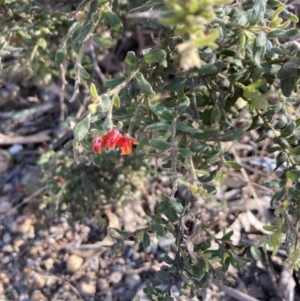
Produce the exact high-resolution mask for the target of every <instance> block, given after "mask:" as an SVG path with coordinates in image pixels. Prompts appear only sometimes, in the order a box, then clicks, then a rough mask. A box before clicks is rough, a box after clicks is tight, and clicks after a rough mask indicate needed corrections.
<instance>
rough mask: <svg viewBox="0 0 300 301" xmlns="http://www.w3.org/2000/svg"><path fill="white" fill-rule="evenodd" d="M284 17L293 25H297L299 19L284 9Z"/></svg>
mask: <svg viewBox="0 0 300 301" xmlns="http://www.w3.org/2000/svg"><path fill="white" fill-rule="evenodd" d="M283 12H284V15H285V16H286V17H287V18H288V19H289V20H290V21H291V22H293V23H298V22H299V18H298V17H297V16H296V15H294V14H293V13H291V12H289V11H288V10H287V9H285V10H284V11H283Z"/></svg>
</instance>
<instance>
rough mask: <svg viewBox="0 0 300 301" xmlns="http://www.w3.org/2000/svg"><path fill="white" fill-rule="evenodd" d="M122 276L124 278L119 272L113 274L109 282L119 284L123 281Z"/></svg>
mask: <svg viewBox="0 0 300 301" xmlns="http://www.w3.org/2000/svg"><path fill="white" fill-rule="evenodd" d="M122 276H123V275H122V273H121V272H119V271H115V272H112V273H111V274H110V276H109V281H110V282H112V283H114V284H117V283H119V282H120V281H121V279H122Z"/></svg>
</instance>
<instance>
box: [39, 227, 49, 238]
mask: <svg viewBox="0 0 300 301" xmlns="http://www.w3.org/2000/svg"><path fill="white" fill-rule="evenodd" d="M38 235H39V237H40V238H46V237H48V236H49V232H48V230H46V229H44V230H40V231H39V232H38Z"/></svg>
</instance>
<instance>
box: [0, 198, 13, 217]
mask: <svg viewBox="0 0 300 301" xmlns="http://www.w3.org/2000/svg"><path fill="white" fill-rule="evenodd" d="M11 207H12V206H11V202H10V200H9V196H2V197H0V213H6V212H7V211H8V210H9V209H11Z"/></svg>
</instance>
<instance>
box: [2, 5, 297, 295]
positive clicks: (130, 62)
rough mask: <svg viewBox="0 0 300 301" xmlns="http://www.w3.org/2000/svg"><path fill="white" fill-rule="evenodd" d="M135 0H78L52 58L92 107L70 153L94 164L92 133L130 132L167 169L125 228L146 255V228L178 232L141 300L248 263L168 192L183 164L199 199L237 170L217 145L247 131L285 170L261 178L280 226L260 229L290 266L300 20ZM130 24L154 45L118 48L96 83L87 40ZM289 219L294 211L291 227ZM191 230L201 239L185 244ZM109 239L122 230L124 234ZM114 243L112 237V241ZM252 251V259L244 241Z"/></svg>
mask: <svg viewBox="0 0 300 301" xmlns="http://www.w3.org/2000/svg"><path fill="white" fill-rule="evenodd" d="M111 2H112V3H111ZM136 2H139V4H137V6H135V3H136ZM136 2H135V1H132V3H130V4H129V5H125V3H124V1H117V0H114V1H100V0H93V1H87V2H86V3H85V2H84V3H85V4H86V6H83V7H81V8H80V9H81V10H82V11H84V12H85V16H86V17H85V19H83V20H79V21H78V20H77V21H76V22H75V21H74V23H73V25H71V24H70V29H69V33H68V34H67V36H66V38H65V39H63V40H62V45H61V46H60V47H59V48H58V50H57V53H56V56H55V60H56V64H61V63H63V60H64V59H69V58H70V57H71V56H72V55H74V56H75V57H76V62H75V66H73V67H74V72H75V80H76V81H75V87H74V97H73V98H76V97H77V95H78V92H79V88H80V87H81V84H82V83H84V82H86V83H88V84H90V87H91V89H90V91H91V96H92V97H91V99H92V101H93V103H92V104H90V105H89V114H88V115H86V116H88V117H85V118H82V119H81V120H75V122H71V121H72V120H73V119H72V120H71V121H70V120H69V126H70V128H71V129H73V130H74V131H75V135H74V140H73V146H74V154H75V156H76V160H79V159H81V158H80V156H81V157H82V158H83V159H85V160H86V161H89V162H93V163H94V164H95V165H97V166H101V158H103V157H105V154H103V155H99V154H94V153H92V148H91V143H92V139H93V138H94V137H95V136H97V135H99V136H101V135H104V134H105V133H106V132H107V131H109V130H110V129H112V128H114V127H116V126H117V125H118V127H119V128H120V126H121V125H122V126H123V128H122V130H123V132H126V131H127V129H129V134H131V135H132V136H135V137H136V138H137V139H138V140H139V141H140V144H139V145H138V147H137V148H136V152H137V153H144V154H145V155H147V156H150V157H155V158H160V159H161V160H162V167H163V168H164V169H165V170H168V171H169V173H170V179H171V186H172V187H171V188H172V191H171V195H168V196H167V195H163V196H162V199H161V200H160V202H159V205H158V206H157V208H156V214H155V215H154V216H145V219H146V220H147V221H148V225H149V226H148V228H147V229H143V230H141V231H140V232H134V233H132V234H133V235H136V236H137V237H138V238H139V239H140V240H141V241H142V243H143V246H144V249H145V251H146V252H149V251H150V250H151V248H150V240H149V235H148V234H149V233H148V232H149V231H151V232H154V233H155V234H156V236H157V237H158V238H159V239H160V238H161V237H162V236H163V235H165V234H166V233H167V232H170V233H172V234H173V235H174V237H176V242H175V244H174V245H172V248H171V250H172V252H173V253H174V254H173V255H174V256H173V257H172V258H171V257H169V256H168V255H166V254H164V255H163V256H162V257H161V260H162V261H164V262H165V263H166V265H164V266H163V267H162V268H161V270H160V271H159V273H157V276H158V277H159V278H160V279H161V281H162V282H163V283H165V284H167V289H165V290H163V291H162V290H160V289H158V288H157V287H154V286H153V285H152V284H151V283H149V282H147V286H146V288H145V292H146V294H147V296H148V297H149V298H150V299H151V300H171V297H170V289H171V287H172V286H173V285H177V286H178V287H179V289H180V290H181V291H182V292H183V293H184V294H188V295H193V294H194V293H196V292H197V290H198V289H199V288H201V287H205V286H207V285H208V283H209V281H210V280H211V279H212V278H214V279H218V280H221V279H223V278H226V277H227V278H228V275H227V274H226V272H227V270H228V267H229V265H230V264H231V265H233V266H234V267H237V268H240V267H243V266H244V263H245V262H246V261H247V260H249V258H245V257H242V256H240V255H239V254H240V253H239V250H238V249H237V248H235V247H234V246H233V245H232V243H231V241H230V237H231V235H232V234H233V233H232V232H227V231H226V229H224V235H223V237H222V238H216V237H214V236H213V235H212V234H211V232H210V225H209V224H205V223H203V222H202V221H201V219H200V217H199V216H194V215H193V212H190V209H189V208H190V206H189V202H188V200H187V202H183V201H181V200H179V199H177V198H176V197H175V192H176V187H177V184H178V183H177V182H178V176H179V171H181V170H184V169H185V170H186V172H185V173H184V174H183V175H182V176H183V177H185V180H186V183H187V184H186V185H187V189H188V191H189V193H190V196H191V198H192V197H202V198H207V199H208V200H209V198H210V197H212V195H213V194H214V193H215V191H216V189H215V187H214V185H215V182H214V179H218V178H219V177H222V172H223V171H224V170H226V168H233V169H237V170H238V169H240V168H241V167H242V166H241V165H240V164H238V163H236V162H233V161H232V158H230V156H229V155H228V154H227V153H223V150H222V148H220V145H221V144H222V142H225V141H234V140H237V139H239V138H240V137H243V135H245V133H246V132H247V131H250V130H252V129H257V130H259V132H260V136H259V137H258V140H257V141H261V140H265V139H267V138H268V139H273V141H274V144H273V145H272V147H270V149H269V152H270V153H274V152H277V155H276V168H279V167H280V166H281V165H282V164H285V166H286V169H285V170H284V172H283V174H282V176H281V177H280V178H279V179H277V180H272V181H271V182H269V183H268V184H267V185H268V187H273V188H275V189H277V192H276V193H274V196H273V198H272V200H271V204H270V205H271V206H272V207H273V208H275V214H276V215H277V216H278V221H277V223H276V225H272V226H271V227H266V230H268V231H273V234H272V235H271V239H270V240H269V243H268V244H265V248H266V249H268V250H272V251H273V253H276V251H277V249H278V247H279V246H280V244H281V243H282V240H283V236H282V233H286V234H287V236H286V237H287V239H286V241H285V246H286V247H287V248H288V249H289V251H290V257H289V258H288V259H287V261H286V262H287V264H289V265H290V267H291V268H295V269H298V268H299V263H298V262H299V252H298V251H297V246H298V244H299V235H298V231H299V221H300V210H299V206H300V203H299V201H300V200H299V196H298V194H297V191H298V190H299V188H300V186H299V183H298V176H299V164H300V151H299V146H297V143H298V140H299V138H300V131H299V126H300V118H299V113H298V109H297V108H296V107H293V104H294V102H293V101H294V100H295V99H296V97H297V93H298V86H299V78H300V77H299V75H300V47H299V43H298V42H297V41H294V40H293V37H295V36H297V35H298V34H299V30H298V28H297V27H295V26H294V24H296V23H297V22H298V17H297V16H296V15H295V14H293V12H292V11H291V10H289V7H288V6H286V4H285V2H281V1H278V0H269V1H266V0H256V1H254V2H253V5H248V3H246V2H245V3H242V4H240V3H239V2H237V4H238V5H233V4H232V3H231V1H225V0H190V1H185V0H178V1H173V0H165V1H158V0H157V1H155V0H150V1H147V2H140V1H136ZM110 4H112V5H110ZM242 5H243V6H242ZM129 9H130V11H128V10H129ZM153 9H155V10H158V14H157V15H156V17H154V18H152V17H151V18H147V17H146V18H145V14H146V15H147V14H148V16H153ZM138 13H142V14H138ZM156 13H157V11H156ZM127 14H129V15H131V19H130V20H131V21H130V22H129V23H128V24H127V22H128V20H127V19H126V18H124V15H125V16H126V15H127ZM71 15H72V16H75V13H73V14H71ZM157 16H159V17H157ZM126 20H127V21H126ZM122 22H123V23H124V24H122ZM132 23H136V24H139V25H140V24H142V25H147V27H148V28H152V29H153V30H155V31H156V34H157V39H156V41H155V43H154V45H153V46H152V48H151V49H149V48H148V49H144V50H143V51H142V53H143V54H144V55H140V56H137V55H136V54H135V53H134V52H128V54H127V56H126V58H125V62H124V72H123V74H118V75H117V76H116V77H115V78H113V79H109V80H107V81H106V82H105V84H104V86H102V85H98V86H97V87H96V88H95V84H94V83H93V82H94V79H93V78H92V76H91V73H90V64H89V61H88V60H86V61H84V56H83V54H84V51H85V49H86V48H85V47H86V45H87V44H86V42H87V41H88V40H89V39H93V40H94V42H96V43H97V44H99V46H100V47H103V49H105V48H106V47H109V46H112V45H113V38H114V37H116V36H117V35H118V34H119V32H121V31H122V30H124V28H126V26H130V25H132ZM108 28H109V29H110V31H109V32H110V37H108V36H107V29H108ZM104 31H105V34H106V35H105V36H104ZM41 45H42V44H41ZM65 47H66V48H65ZM65 49H67V51H65ZM101 49H102V48H101ZM103 49H102V50H103ZM2 51H4V52H5V51H7V49H6V48H5V49H2ZM103 51H105V50H103ZM0 54H1V53H0ZM2 55H3V53H2ZM85 59H86V58H85ZM97 89H98V91H97ZM98 94H99V95H100V96H99V97H98V99H95V95H98ZM73 98H72V99H73ZM271 98H272V102H270V99H271ZM245 120H246V122H245ZM73 121H74V120H73ZM237 123H239V128H237V126H236V124H237ZM79 147H80V148H81V150H82V148H83V151H81V153H80V155H79V153H78V152H77V151H76V149H77V148H79ZM191 198H190V199H191ZM289 215H294V216H295V221H296V222H293V221H292V219H290V217H289ZM188 225H192V227H190V228H189V227H188ZM192 230H193V231H198V232H197V233H200V234H201V235H202V238H203V239H202V240H194V237H193V236H192V234H193V231H192ZM119 234H120V235H121V236H124V237H128V236H130V233H127V232H126V233H125V232H122V231H119ZM212 242H214V243H215V246H214V248H213V249H211V246H212ZM120 244H122V242H121V241H120V240H118V241H117V242H116V246H119V245H120ZM244 247H246V246H244ZM257 247H261V245H258V246H257ZM251 252H252V253H253V254H254V255H255V256H256V255H257V254H258V252H257V251H256V249H253V248H252V251H251Z"/></svg>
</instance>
